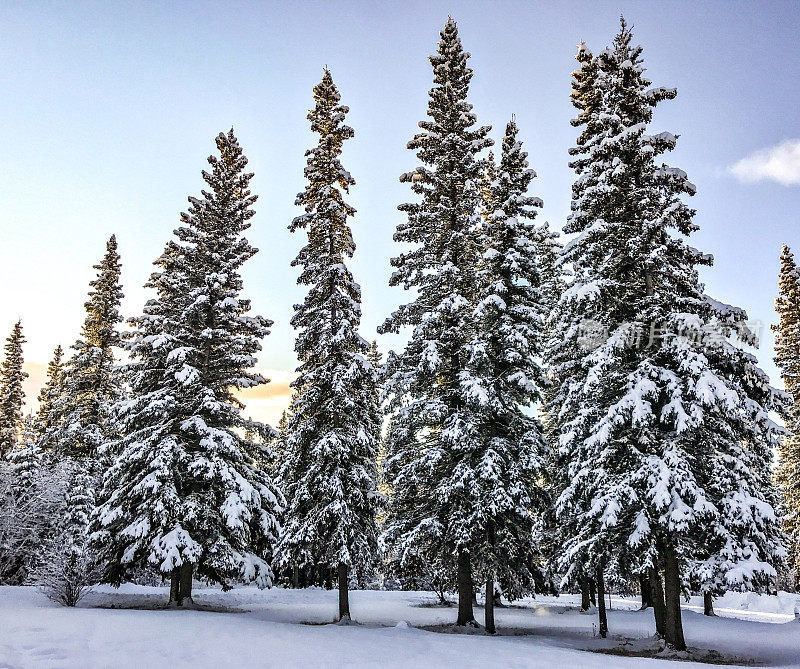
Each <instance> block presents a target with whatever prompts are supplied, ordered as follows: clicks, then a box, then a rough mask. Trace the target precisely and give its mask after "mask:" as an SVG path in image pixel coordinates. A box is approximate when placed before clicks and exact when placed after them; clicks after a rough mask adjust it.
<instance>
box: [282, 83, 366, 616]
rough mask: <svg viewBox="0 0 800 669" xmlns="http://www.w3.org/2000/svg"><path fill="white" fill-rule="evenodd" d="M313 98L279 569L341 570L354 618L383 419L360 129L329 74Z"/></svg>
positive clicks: (298, 225) (344, 597) (346, 610)
mask: <svg viewBox="0 0 800 669" xmlns="http://www.w3.org/2000/svg"><path fill="white" fill-rule="evenodd" d="M314 101H315V106H314V109H313V110H311V112H309V114H308V120H309V121H311V129H312V130H313V131H314V132H316V133H317V134H318V135H319V142H318V144H317V146H316V147H314V148H313V149H310V150H308V151H307V152H306V156H307V158H308V160H307V166H306V169H305V174H306V177H307V179H308V184H307V185H306V188H305V190H304V191H303V192H301V193H300V194H299V195H298V196H297V200H296V204H297V205H298V206H302V207H304V210H305V213H304V214H302V215H301V216H298V217H297V218H295V219H294V221H293V222H292V224H291V226H290V228H289V229H290V230H292V231H293V232H294V231H297V230H305V231H306V233H307V238H308V243H307V244H306V245H305V246H304V247H303V248H302V250H301V251H300V253H299V255H298V256H297V258H296V259H295V260H294V261H293V262H292V265H293V266H299V267H301V268H302V271H301V274H300V278H299V279H298V283H300V284H301V285H304V286H308V287H309V288H308V293H307V295H306V298H305V300H304V302H303V304H299V305H296V306H295V314H294V317H293V318H292V326H293V327H294V328H295V329H296V330H297V331H298V335H297V340H296V342H295V351H296V352H297V357H298V359H299V360H300V366H299V367H298V369H297V373H298V376H297V378H296V379H295V380H294V381H293V382H292V387H293V388H294V391H295V393H294V397H293V399H292V406H291V412H290V418H289V422H288V426H287V435H288V437H287V440H286V452H285V453H284V460H283V463H282V467H281V482H282V486H283V492H284V494H285V496H286V499H287V508H286V514H285V521H284V529H283V535H282V538H281V543H280V554H279V563H280V564H284V565H287V566H296V567H299V568H300V569H302V570H305V571H309V570H310V569H311V568H314V569H315V570H317V571H336V572H337V574H338V583H339V618H340V620H345V619H348V618H349V617H350V607H349V599H348V579H349V577H350V575H351V574H352V573H353V572H355V574H357V575H362V574H363V573H364V571H365V570H366V569H368V568H369V567H370V566H371V565H372V563H373V561H374V558H375V555H376V553H377V534H378V530H377V524H376V520H375V517H376V514H377V510H378V494H377V457H378V442H377V439H376V435H377V434H378V431H379V430H380V414H379V411H378V406H377V402H376V399H377V398H376V392H375V388H376V372H375V369H374V368H373V367H372V365H371V364H370V362H369V361H368V360H367V359H366V356H367V353H368V349H369V344H368V343H367V342H366V341H364V339H362V338H361V336H360V335H359V334H358V326H359V323H360V321H361V288H360V287H359V285H358V284H357V283H355V281H354V280H353V275H352V274H351V272H350V270H349V269H348V268H347V266H346V264H345V262H346V260H347V258H351V257H352V256H353V252H354V251H355V244H354V243H353V237H352V234H351V230H350V227H349V225H348V217H350V216H352V215H353V214H354V213H355V210H354V209H353V208H352V207H351V206H350V205H348V204H347V203H346V202H345V201H344V199H343V195H342V192H343V191H344V192H345V193H347V192H349V190H350V186H352V185H353V184H355V181H354V180H353V178H352V176H351V175H350V173H349V172H348V171H347V170H345V169H344V167H342V165H341V162H340V160H339V156H340V154H341V151H342V144H343V143H344V141H345V140H347V139H349V138H351V137H352V136H353V130H352V128H350V127H349V126H347V125H345V124H344V119H345V115H346V114H347V112H348V108H347V107H346V106H345V105H342V104H341V103H340V95H339V92H338V90H337V89H336V85H335V84H334V83H333V79H332V77H331V73H330V72H329V71H328V70H327V69H326V70H325V73H324V76H323V77H322V81H321V82H320V83H319V84H318V85H317V86H316V87H315V88H314Z"/></svg>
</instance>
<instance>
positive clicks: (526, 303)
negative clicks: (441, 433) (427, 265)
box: [467, 121, 550, 633]
mask: <svg viewBox="0 0 800 669" xmlns="http://www.w3.org/2000/svg"><path fill="white" fill-rule="evenodd" d="M517 133H518V129H517V125H516V123H514V122H513V121H512V122H510V123H509V124H508V125H507V126H506V132H505V136H504V137H503V144H502V154H501V159H500V164H499V166H498V168H497V170H496V178H495V180H494V183H493V184H492V185H491V187H490V189H489V197H488V198H487V200H488V202H487V203H486V206H485V207H484V209H485V214H484V222H483V225H482V227H481V240H480V241H481V249H482V252H483V258H482V259H481V261H480V263H479V264H478V271H477V282H476V283H477V298H476V299H477V307H476V309H475V314H474V316H475V321H476V325H475V335H474V339H473V341H472V342H471V345H470V350H471V359H470V361H469V366H468V371H469V376H470V379H469V381H470V383H469V386H468V387H467V398H468V401H469V402H470V405H471V408H472V411H473V414H474V417H475V418H474V420H476V421H477V424H476V426H475V433H476V434H477V435H479V438H480V439H482V441H483V443H482V444H481V451H482V453H481V455H480V456H479V462H480V465H479V477H478V479H477V480H476V482H475V485H476V486H477V489H476V490H475V491H474V492H473V494H475V496H476V497H477V503H476V505H475V509H474V512H473V513H474V515H473V517H472V518H471V519H470V520H469V525H470V526H471V527H472V528H473V531H475V533H476V534H477V536H478V540H477V541H476V543H475V549H474V550H475V555H474V558H473V562H474V563H475V566H476V567H477V569H476V571H477V572H478V573H480V574H481V575H482V576H483V577H484V582H485V583H486V609H485V611H486V631H487V632H489V633H494V631H495V628H494V610H493V602H494V584H495V581H498V582H499V583H500V585H501V587H502V590H503V592H504V593H505V594H506V596H507V597H509V598H511V599H514V598H516V597H520V596H522V595H523V594H527V593H529V592H531V591H533V590H535V581H536V578H535V574H537V561H538V560H537V554H536V547H535V546H534V545H533V543H532V539H533V536H534V528H535V523H536V521H537V519H538V518H541V517H542V516H543V515H544V514H545V512H546V510H547V508H548V507H549V504H550V503H549V499H548V495H547V494H546V491H545V489H544V487H543V483H544V481H545V476H544V471H545V469H546V465H547V460H548V454H547V447H546V445H545V442H544V438H543V436H542V426H541V424H540V422H539V421H538V420H537V419H536V418H534V417H531V416H529V415H527V414H526V413H525V412H524V411H523V407H531V406H532V405H534V404H536V403H538V402H539V401H540V400H541V398H542V394H541V389H542V388H543V387H544V386H545V385H546V377H545V375H544V371H543V369H542V367H541V357H542V350H543V344H544V334H545V321H546V319H547V315H548V310H549V305H548V304H547V296H546V295H545V293H544V290H543V287H544V284H545V276H546V274H547V273H546V272H542V271H541V267H540V264H539V261H540V249H539V247H538V245H537V240H538V239H539V238H540V236H541V234H542V231H541V230H538V229H537V227H536V226H535V225H534V224H533V223H532V220H533V219H534V218H535V216H536V208H537V207H540V206H541V204H542V202H541V200H539V199H538V198H535V197H531V196H529V195H527V191H528V187H529V184H530V182H531V180H532V179H533V178H534V177H535V176H536V173H535V172H534V171H533V170H531V169H529V168H528V161H527V154H526V153H525V152H524V151H523V150H522V143H521V142H520V141H519V140H518V139H517ZM549 239H550V237H549V235H547V240H548V241H549ZM539 580H541V579H539Z"/></svg>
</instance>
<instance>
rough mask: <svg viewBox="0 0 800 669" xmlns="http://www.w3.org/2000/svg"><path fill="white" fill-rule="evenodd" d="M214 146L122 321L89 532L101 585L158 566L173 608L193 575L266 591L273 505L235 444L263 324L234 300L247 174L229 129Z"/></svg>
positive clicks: (244, 254)
mask: <svg viewBox="0 0 800 669" xmlns="http://www.w3.org/2000/svg"><path fill="white" fill-rule="evenodd" d="M216 145H217V149H218V150H219V153H220V155H219V157H214V156H211V157H210V158H209V159H208V162H209V164H210V165H211V170H210V172H205V171H204V172H203V178H204V180H205V182H206V183H207V184H208V191H205V190H204V191H203V193H202V197H200V198H194V197H192V198H189V202H190V207H189V210H188V212H187V213H184V214H181V222H182V225H181V226H180V227H179V228H178V229H177V230H176V231H175V235H176V239H174V240H171V241H170V242H169V243H168V244H167V246H166V248H165V250H164V253H163V254H162V255H161V257H160V258H159V259H158V260H157V261H156V265H157V266H158V267H159V270H158V271H156V272H155V273H153V275H152V276H151V278H150V281H149V282H148V287H150V288H153V289H154V290H155V291H156V297H154V298H153V299H151V300H149V301H148V302H147V304H146V305H145V309H144V313H143V314H142V315H141V316H139V317H137V318H135V319H133V321H132V322H133V324H134V325H135V326H136V330H135V332H134V333H133V334H132V336H131V338H130V341H129V342H128V349H129V350H130V354H131V357H132V359H133V360H132V362H131V364H130V365H129V367H128V380H129V383H130V387H131V392H132V396H131V398H130V399H128V400H125V401H122V402H120V403H118V404H117V406H116V409H115V414H116V416H117V418H118V420H119V424H120V428H119V429H120V432H121V435H122V436H121V437H120V438H119V439H118V440H117V441H116V442H112V443H111V444H110V448H112V449H113V450H114V451H115V452H117V453H119V455H118V456H117V457H116V459H115V462H114V464H113V466H111V467H110V468H109V470H108V471H107V472H106V474H105V476H104V479H103V485H102V490H101V492H100V495H99V506H98V508H97V509H96V511H95V512H94V513H93V516H92V523H91V529H92V530H93V534H92V541H93V544H94V545H95V546H96V547H97V550H99V551H100V553H101V557H102V559H103V562H104V563H105V573H104V578H105V580H107V581H109V582H112V583H119V582H121V581H122V580H123V579H124V577H125V574H126V572H128V570H130V569H131V568H134V567H150V568H154V569H156V570H158V571H160V572H161V573H162V574H169V575H170V576H171V579H172V591H171V600H172V601H174V602H175V603H177V604H178V605H184V604H187V603H189V602H190V601H191V584H192V576H193V574H196V575H198V576H200V577H203V578H207V579H209V580H212V581H215V582H217V583H221V584H222V585H223V587H230V586H231V585H232V584H233V583H234V582H235V581H245V582H255V583H256V584H258V585H259V586H269V585H270V584H271V582H272V571H271V569H270V567H269V560H270V558H271V552H272V548H273V546H274V544H275V541H276V539H277V534H278V521H277V517H276V516H277V514H278V512H279V511H280V506H281V500H280V493H278V491H277V490H276V488H275V486H274V485H273V483H272V481H271V480H270V478H269V477H268V476H267V475H266V474H265V473H264V472H263V471H261V470H260V469H258V468H257V467H256V466H255V465H254V463H253V460H252V458H251V456H250V453H252V452H253V449H254V445H253V444H248V443H246V442H245V440H244V439H243V437H241V436H240V435H241V434H242V433H243V432H244V431H245V430H247V428H248V427H251V423H250V422H249V421H246V420H245V419H244V418H242V417H241V415H240V412H241V409H242V404H241V402H240V401H239V400H238V399H237V398H236V397H235V395H234V393H235V391H236V390H237V389H239V388H246V387H251V386H255V385H258V384H261V383H265V379H264V378H263V377H262V376H261V375H259V374H257V373H255V372H254V371H252V367H253V365H254V364H255V362H256V359H255V357H254V356H255V354H256V352H257V351H259V350H260V348H261V345H260V339H262V338H263V337H264V336H265V335H266V334H268V328H269V326H270V325H271V321H269V320H267V319H266V318H263V317H262V316H250V315H248V311H249V310H250V301H249V300H247V299H244V298H243V297H241V293H242V289H243V284H242V279H241V275H240V270H241V267H242V265H243V264H244V263H245V262H246V261H247V260H248V259H250V258H251V257H252V256H253V255H254V254H255V253H256V251H257V250H256V249H255V248H253V247H252V246H251V245H250V244H249V242H248V241H247V239H246V238H245V237H244V236H243V234H242V233H243V232H244V231H245V230H247V228H249V227H250V223H249V220H250V218H251V217H252V216H253V215H254V213H255V212H254V211H253V209H252V205H253V203H254V202H255V199H256V197H255V196H254V195H251V193H250V190H249V183H250V179H251V177H252V174H249V173H247V172H245V171H244V170H245V167H246V165H247V159H246V158H245V156H244V155H243V153H242V149H241V147H240V146H239V142H238V141H237V139H236V137H235V136H234V134H233V130H231V131H230V132H229V133H228V134H224V133H221V134H220V135H219V136H218V137H217V138H216Z"/></svg>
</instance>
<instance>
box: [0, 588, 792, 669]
mask: <svg viewBox="0 0 800 669" xmlns="http://www.w3.org/2000/svg"><path fill="white" fill-rule="evenodd" d="M167 594H168V592H167V590H165V589H163V588H146V587H141V586H131V585H127V586H123V587H122V588H120V589H119V590H115V589H112V588H102V589H99V590H98V591H96V592H93V593H91V594H90V595H88V596H87V597H86V599H85V600H84V601H83V602H81V604H80V606H79V608H77V609H66V608H62V607H60V606H57V605H55V604H52V603H51V602H49V601H48V600H47V599H46V598H45V597H44V596H43V595H42V594H40V593H39V592H38V591H37V590H36V589H35V588H21V587H20V588H17V587H0V667H2V668H4V669H5V668H12V667H13V668H15V669H16V668H17V667H81V668H91V667H148V668H151V667H152V668H155V667H193V668H200V667H215V668H219V667H236V668H237V669H244V668H245V667H415V668H416V669H426V668H428V667H453V666H459V667H481V668H482V669H487V668H488V667H503V668H504V669H505V668H507V667H508V668H510V667H559V668H560V667H617V666H619V667H631V666H635V667H640V666H652V667H661V668H662V669H663V668H664V667H667V666H675V667H681V668H683V667H692V666H694V667H700V666H706V667H708V666H709V665H707V664H706V665H703V664H699V663H696V662H685V661H682V662H680V663H675V662H672V661H670V660H666V659H649V658H648V659H646V658H641V657H620V656H616V655H608V654H601V653H596V652H591V651H598V650H601V649H609V648H616V647H624V648H626V649H627V650H637V649H644V648H647V647H648V645H649V638H648V637H650V636H651V635H652V634H653V631H654V628H653V614H652V612H651V611H643V612H640V611H637V610H636V608H637V607H638V603H637V602H636V601H635V600H625V599H620V598H613V599H612V609H611V611H609V625H610V628H611V637H610V638H609V639H606V640H602V639H599V638H595V626H596V620H597V618H596V616H593V615H582V614H580V613H578V611H577V608H576V597H573V596H564V597H559V598H555V597H544V598H537V599H536V600H524V601H522V602H518V603H517V604H516V605H515V606H513V607H508V608H503V609H498V610H497V612H496V617H497V624H498V628H499V631H500V634H499V635H498V636H496V637H488V636H485V635H482V634H475V635H456V634H447V633H442V632H446V631H449V630H450V627H449V626H447V625H446V624H447V623H451V622H452V621H453V620H454V619H455V614H456V611H455V609H454V608H449V609H448V608H441V607H438V606H435V605H434V604H435V602H436V597H435V596H434V595H432V594H431V593H424V592H377V591H356V592H353V593H352V594H351V609H352V612H353V616H354V618H355V619H356V620H358V621H359V622H360V623H361V624H360V625H351V626H338V625H330V624H324V623H330V622H331V621H332V620H333V618H334V615H335V612H336V601H337V599H336V597H337V594H336V592H335V591H325V590H321V589H307V590H282V589H279V588H275V589H272V590H264V591H260V590H257V589H254V588H240V589H236V590H233V591H230V592H227V593H223V592H221V591H220V590H218V589H200V590H198V591H197V597H196V601H197V603H198V604H199V605H200V606H203V607H207V608H208V609H210V610H206V611H201V610H197V611H175V610H162V609H159V608H158V607H159V606H162V605H163V603H164V602H165V601H166V599H167ZM797 598H798V596H796V595H788V594H782V595H781V596H779V597H768V596H758V595H748V594H735V593H730V594H728V595H726V596H725V597H724V598H722V599H720V600H717V603H716V607H717V612H718V614H719V615H718V617H716V618H707V617H704V616H703V615H702V613H697V612H696V610H697V609H700V605H701V602H699V601H693V602H691V604H690V605H688V606H687V607H686V610H685V612H684V629H685V631H686V640H687V643H688V644H689V646H690V647H695V648H703V649H713V650H716V651H719V652H721V653H722V654H723V655H725V656H726V657H727V659H731V658H732V657H734V656H735V657H737V658H738V660H739V661H738V663H739V664H745V665H753V664H755V665H763V666H782V667H787V666H797V667H800V623H798V622H794V620H793V618H794V616H793V610H794V605H795V601H796V600H797ZM154 607H155V610H148V608H150V609H153V608H154ZM700 610H702V609H700ZM476 615H477V617H479V618H480V617H482V615H483V611H482V609H480V608H478V609H477V611H476ZM421 627H426V628H428V629H419V628H421Z"/></svg>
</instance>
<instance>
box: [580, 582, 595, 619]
mask: <svg viewBox="0 0 800 669" xmlns="http://www.w3.org/2000/svg"><path fill="white" fill-rule="evenodd" d="M578 585H579V586H580V588H581V611H588V610H589V607H590V606H591V604H592V603H591V601H590V600H589V581H587V580H586V579H585V578H579V579H578Z"/></svg>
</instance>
